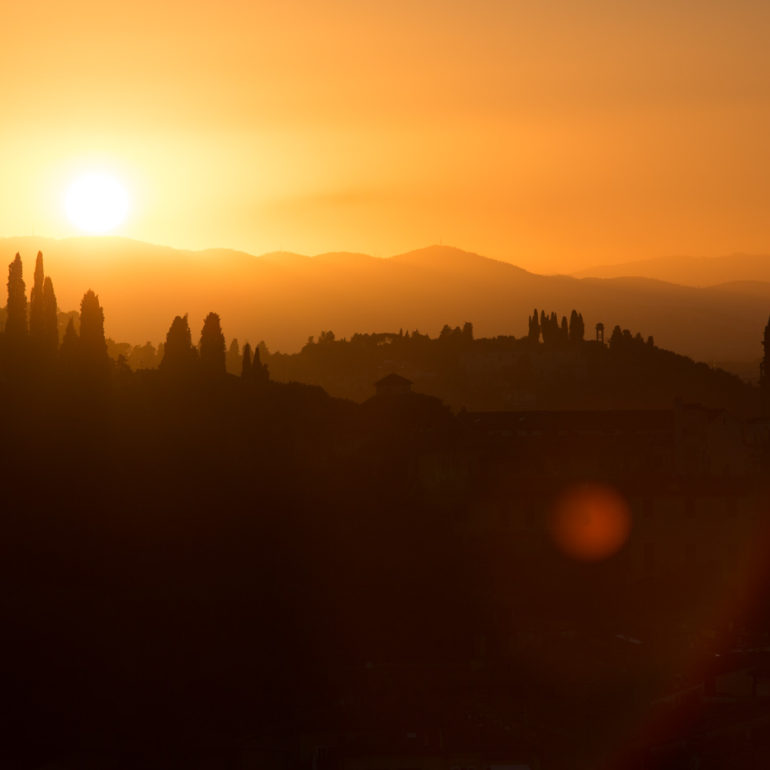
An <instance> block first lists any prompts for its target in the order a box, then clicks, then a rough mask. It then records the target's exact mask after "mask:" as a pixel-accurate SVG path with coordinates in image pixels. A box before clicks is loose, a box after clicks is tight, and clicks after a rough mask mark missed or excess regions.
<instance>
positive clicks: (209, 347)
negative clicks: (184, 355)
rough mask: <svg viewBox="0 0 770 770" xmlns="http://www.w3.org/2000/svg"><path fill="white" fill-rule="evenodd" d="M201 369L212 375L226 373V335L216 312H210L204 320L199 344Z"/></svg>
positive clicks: (216, 375)
mask: <svg viewBox="0 0 770 770" xmlns="http://www.w3.org/2000/svg"><path fill="white" fill-rule="evenodd" d="M198 347H199V350H200V360H201V371H202V372H203V373H204V374H205V375H207V376H210V377H218V376H220V375H222V374H224V373H225V335H224V334H222V326H221V324H220V321H219V316H218V315H217V314H216V313H209V314H208V315H207V316H206V319H205V320H204V322H203V329H201V339H200V344H199V346H198Z"/></svg>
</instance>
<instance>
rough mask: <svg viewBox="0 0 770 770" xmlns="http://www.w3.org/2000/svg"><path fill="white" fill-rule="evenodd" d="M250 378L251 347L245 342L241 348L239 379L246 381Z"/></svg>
mask: <svg viewBox="0 0 770 770" xmlns="http://www.w3.org/2000/svg"><path fill="white" fill-rule="evenodd" d="M250 376H251V345H249V343H248V342H247V343H246V344H245V345H244V346H243V361H242V362H241V377H242V378H243V379H245V380H246V379H248V378H249V377H250Z"/></svg>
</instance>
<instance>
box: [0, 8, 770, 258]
mask: <svg viewBox="0 0 770 770" xmlns="http://www.w3.org/2000/svg"><path fill="white" fill-rule="evenodd" d="M0 35H1V36H2V40H1V41H0V71H1V72H2V73H3V74H2V77H0V95H1V98H0V104H2V108H3V109H2V120H0V168H2V174H1V175H0V235H26V234H40V235H53V236H64V235H70V234H74V233H75V231H74V229H73V227H72V226H71V225H70V224H68V223H67V221H66V219H65V218H64V216H63V213H62V206H61V196H62V192H63V190H64V188H65V187H66V185H67V183H68V182H69V180H70V179H71V178H72V177H74V176H76V175H77V174H78V173H79V172H81V171H83V170H87V169H90V168H94V167H98V168H106V169H108V170H111V171H112V172H113V173H115V174H116V175H117V176H119V177H120V178H121V179H122V180H123V181H124V183H125V184H126V185H127V186H128V187H129V189H130V191H131V193H132V195H133V198H134V208H133V212H132V215H131V217H130V218H129V219H128V220H127V221H126V222H125V224H124V225H123V226H122V227H121V229H120V230H119V231H118V234H121V235H127V236H129V237H133V238H139V239H142V240H148V241H152V242H156V243H163V244H169V245H173V246H180V247H192V248H203V247H208V246H229V247H235V248H240V249H244V250H247V251H251V252H252V253H260V252H264V251H269V250H274V249H286V250H293V251H299V252H304V253H317V252H322V251H330V250H349V251H365V252H368V253H374V254H378V255H383V256H384V255H388V254H392V253H396V252H400V251H406V250H408V249H412V248H416V247H419V246H423V245H426V244H429V243H436V242H439V241H443V242H444V243H452V244H454V245H457V246H460V247H462V248H466V249H469V250H473V251H478V252H480V253H483V254H485V255H487V256H492V257H497V258H501V259H507V260H510V261H513V262H516V263H517V264H520V265H522V266H524V267H528V268H530V269H533V270H538V271H544V272H547V271H555V270H570V269H577V268H579V267H582V266H585V265H590V264H595V263H600V262H618V261H625V260H627V259H635V258H643V257H652V256H660V255H665V254H675V253H676V254H680V253H686V254H704V255H711V254H714V255H716V254H724V253H730V252H732V251H738V250H742V251H749V252H765V253H767V252H770V45H768V40H770V3H768V2H767V0H753V1H749V0H730V1H729V2H728V1H727V0H725V1H724V2H717V1H716V0H666V1H665V2H664V1H663V0H646V2H638V3H637V2H620V0H614V1H612V2H610V0H583V1H579V0H549V2H547V3H536V2H524V1H523V0H522V1H519V0H475V2H469V1H468V0H466V1H463V2H460V0H420V2H414V0H389V2H375V0H355V1H353V0H305V2H296V1H294V0H283V1H282V2H269V3H267V2H260V1H259V0H248V1H247V0H225V1H224V2H222V3H214V2H200V1H198V2H196V0H186V2H179V1H177V0H166V1H165V2H161V1H159V0H153V2H149V1H148V0H135V2H132V3H121V4H117V3H112V2H107V1H106V0H99V1H98V2H97V1H96V0H70V1H69V2H67V3H63V2H60V1H59V0H27V1H26V2H24V3H20V2H13V3H6V4H4V7H3V13H2V27H1V28H0Z"/></svg>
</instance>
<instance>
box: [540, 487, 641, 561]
mask: <svg viewBox="0 0 770 770" xmlns="http://www.w3.org/2000/svg"><path fill="white" fill-rule="evenodd" d="M549 523H550V530H551V536H552V537H553V539H554V542H555V543H556V545H557V546H558V547H559V548H560V549H561V550H562V551H564V553H566V554H567V555H568V556H571V557H573V558H575V559H580V560H582V561H600V560H602V559H606V558H608V557H610V556H612V555H613V554H614V553H616V552H617V551H619V550H620V548H621V547H622V546H623V544H624V543H625V542H626V540H628V536H629V534H630V532H631V511H630V509H629V507H628V504H627V503H626V501H625V500H624V499H623V498H622V497H621V496H620V495H619V494H618V493H617V492H616V491H615V490H614V489H612V487H609V486H607V485H605V484H588V483H585V484H578V485H576V486H573V487H570V488H569V489H568V490H567V491H566V492H564V493H563V494H562V495H561V496H560V497H559V499H558V500H557V502H556V505H555V506H554V507H553V510H552V511H551V517H550V522H549Z"/></svg>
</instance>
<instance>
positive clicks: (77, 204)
mask: <svg viewBox="0 0 770 770" xmlns="http://www.w3.org/2000/svg"><path fill="white" fill-rule="evenodd" d="M129 207H130V200H129V196H128V192H127V191H126V188H125V187H124V186H123V185H122V184H121V183H120V182H119V181H118V180H117V179H116V178H115V177H114V176H111V175H110V174H106V173H103V172H89V173H86V174H82V175H81V176H79V177H77V179H75V180H74V181H73V182H72V184H70V186H69V187H68V188H67V192H66V193H65V195H64V208H65V210H66V212H67V218H68V219H69V221H70V222H72V224H73V225H75V227H77V228H78V229H79V230H82V231H83V232H86V233H91V234H101V233H108V232H110V231H111V230H114V229H115V228H116V227H118V225H120V224H122V223H123V222H124V221H125V219H126V216H127V215H128V210H129Z"/></svg>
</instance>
